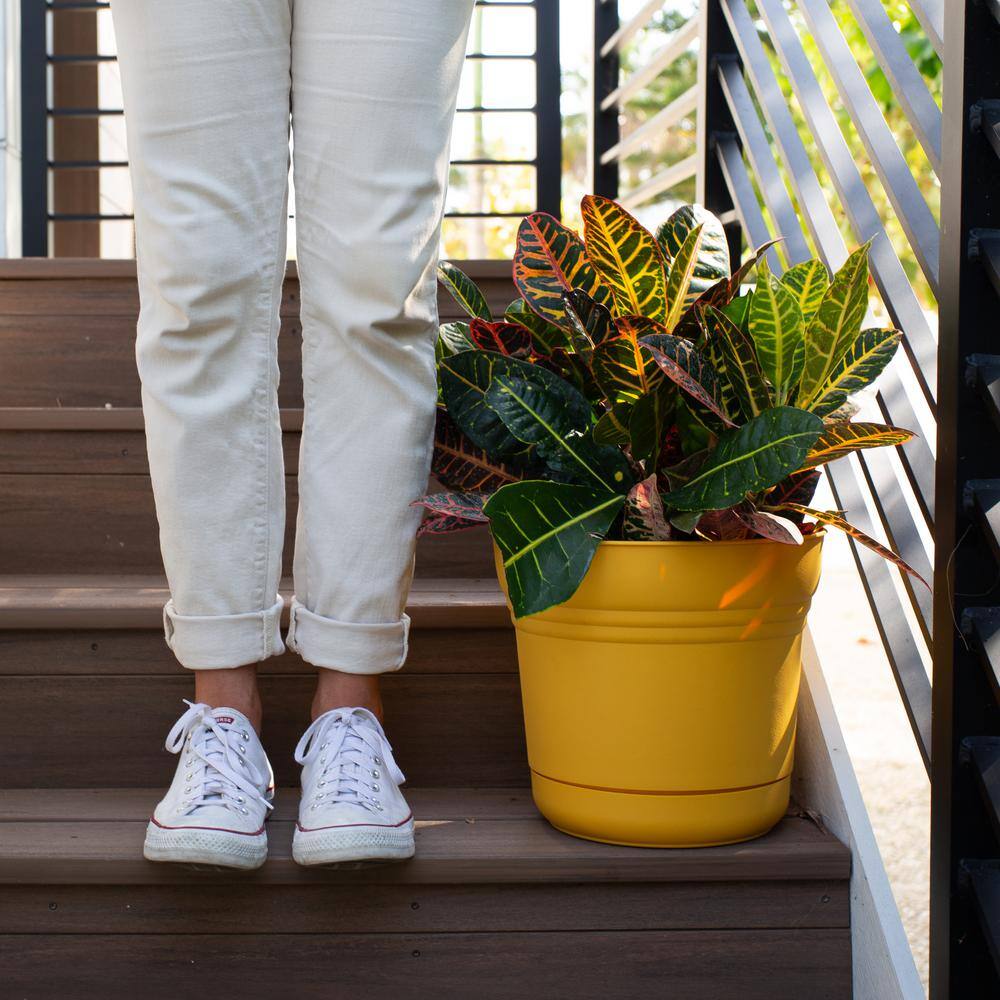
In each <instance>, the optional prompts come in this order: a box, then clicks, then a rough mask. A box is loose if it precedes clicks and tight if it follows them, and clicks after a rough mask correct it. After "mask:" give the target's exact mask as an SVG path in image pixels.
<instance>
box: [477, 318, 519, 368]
mask: <svg viewBox="0 0 1000 1000" xmlns="http://www.w3.org/2000/svg"><path fill="white" fill-rule="evenodd" d="M469 339H470V340H471V341H472V345H473V346H474V347H478V348H479V349H480V350H481V351H496V352H497V354H506V355H507V356H508V357H511V358H527V357H528V356H529V355H530V354H531V333H530V332H529V331H528V330H527V329H526V328H525V327H523V326H520V325H519V324H515V323H507V322H499V323H496V322H495V323H488V322H487V321H486V320H482V319H474V320H473V321H472V322H471V323H470V324H469Z"/></svg>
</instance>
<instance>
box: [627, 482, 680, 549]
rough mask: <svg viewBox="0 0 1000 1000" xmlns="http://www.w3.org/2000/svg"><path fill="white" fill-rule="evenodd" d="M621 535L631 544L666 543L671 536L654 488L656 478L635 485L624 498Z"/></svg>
mask: <svg viewBox="0 0 1000 1000" xmlns="http://www.w3.org/2000/svg"><path fill="white" fill-rule="evenodd" d="M624 513H625V516H624V519H623V522H622V535H623V536H624V538H625V539H626V540H627V541H633V542H666V541H669V540H670V538H671V537H672V535H673V532H672V530H671V527H670V522H669V521H668V520H667V519H666V517H665V516H664V513H663V502H662V501H661V500H660V491H659V489H657V486H656V476H655V475H652V476H647V477H646V478H645V479H644V480H642V482H640V483H636V484H635V486H633V487H632V489H631V490H629V493H628V496H627V497H626V498H625V512H624Z"/></svg>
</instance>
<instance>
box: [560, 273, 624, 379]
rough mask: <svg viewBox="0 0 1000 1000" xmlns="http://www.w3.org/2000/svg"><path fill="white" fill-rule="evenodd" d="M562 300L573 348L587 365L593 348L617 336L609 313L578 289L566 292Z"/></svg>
mask: <svg viewBox="0 0 1000 1000" xmlns="http://www.w3.org/2000/svg"><path fill="white" fill-rule="evenodd" d="M563 298H564V304H565V307H566V315H567V316H568V317H569V320H570V322H571V323H572V324H573V335H572V341H573V346H574V348H575V350H576V353H577V354H579V355H580V356H581V357H583V358H584V359H585V360H586V361H587V363H588V364H589V363H590V361H591V359H592V358H593V355H594V348H595V347H596V346H597V345H598V344H601V343H603V342H604V341H605V340H607V339H608V338H609V337H614V336H616V335H617V331H616V330H615V326H614V321H613V320H612V318H611V313H610V312H609V311H608V310H607V309H605V308H604V306H602V305H601V304H600V303H599V302H595V301H594V300H593V299H592V298H591V297H590V296H589V295H588V294H587V293H586V292H581V291H580V290H579V289H577V290H575V291H572V292H568V293H567V294H566V295H565V296H564V297H563Z"/></svg>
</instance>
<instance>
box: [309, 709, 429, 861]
mask: <svg viewBox="0 0 1000 1000" xmlns="http://www.w3.org/2000/svg"><path fill="white" fill-rule="evenodd" d="M295 759H296V760H297V761H298V762H299V763H300V764H302V765H303V767H302V802H301V804H300V805H299V821H298V823H297V824H296V826H295V836H294V839H293V841H292V857H293V858H295V860H296V861H297V862H298V863H299V864H300V865H328V864H336V863H339V862H345V861H371V860H378V859H382V860H390V861H401V860H403V859H405V858H412V857H413V851H414V844H413V813H412V812H410V807H409V806H408V805H407V804H406V799H404V798H403V793H402V792H401V791H400V790H399V786H400V785H401V784H402V783H403V782H404V781H405V780H406V779H405V778H404V777H403V772H402V771H400V769H399V768H398V767H397V766H396V762H395V761H394V760H393V758H392V747H391V746H389V741H388V740H387V739H386V738H385V733H384V732H383V731H382V727H381V725H379V721H378V719H376V718H375V716H374V715H372V713H371V712H369V711H368V710H367V709H365V708H338V709H334V710H333V711H332V712H327V713H326V714H325V715H321V716H320V717H319V718H318V719H317V720H316V721H315V722H314V723H313V724H312V725H311V726H310V727H309V728H308V729H307V730H306V731H305V733H303V735H302V739H301V740H299V745H298V746H297V747H296V748H295Z"/></svg>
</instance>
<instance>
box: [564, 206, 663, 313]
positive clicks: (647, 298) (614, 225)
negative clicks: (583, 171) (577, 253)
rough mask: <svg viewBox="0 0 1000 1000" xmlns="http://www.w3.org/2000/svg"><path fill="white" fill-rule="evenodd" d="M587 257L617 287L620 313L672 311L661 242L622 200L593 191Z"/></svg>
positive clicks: (586, 217) (586, 214)
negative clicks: (625, 206)
mask: <svg viewBox="0 0 1000 1000" xmlns="http://www.w3.org/2000/svg"><path fill="white" fill-rule="evenodd" d="M581 212H582V214H583V235H584V240H585V241H586V252H587V257H588V259H589V260H590V262H591V263H592V264H593V266H594V268H595V269H596V270H597V272H598V274H599V275H600V276H601V278H603V280H604V282H605V283H606V284H607V285H608V286H609V287H610V288H611V290H612V293H613V295H614V301H615V305H616V306H617V312H618V315H622V316H624V315H634V316H648V317H650V318H651V319H655V320H659V321H660V322H662V321H663V320H664V319H665V318H666V314H667V279H666V273H665V270H664V265H663V254H662V253H661V251H660V247H659V244H658V243H657V242H656V240H655V239H654V238H653V234H652V233H650V232H649V231H648V230H647V229H646V228H645V227H644V226H642V225H641V224H640V223H639V221H638V220H637V219H635V218H634V217H633V216H631V215H630V214H629V213H628V212H626V211H625V209H624V208H622V207H621V205H619V204H618V203H617V202H616V201H613V200H612V199H610V198H602V197H600V196H599V195H587V196H586V197H585V198H584V199H583V202H582V204H581Z"/></svg>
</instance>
